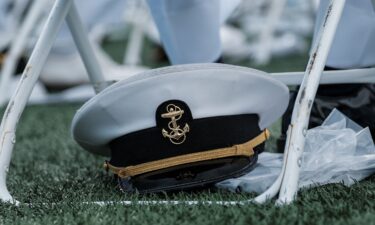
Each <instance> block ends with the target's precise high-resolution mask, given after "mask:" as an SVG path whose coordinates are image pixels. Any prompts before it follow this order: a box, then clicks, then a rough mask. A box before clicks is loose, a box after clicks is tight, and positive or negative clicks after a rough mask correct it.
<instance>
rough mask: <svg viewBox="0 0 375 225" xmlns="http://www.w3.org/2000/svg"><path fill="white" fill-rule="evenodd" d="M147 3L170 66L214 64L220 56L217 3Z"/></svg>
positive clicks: (174, 0)
mask: <svg viewBox="0 0 375 225" xmlns="http://www.w3.org/2000/svg"><path fill="white" fill-rule="evenodd" d="M148 4H149V7H150V9H151V14H152V16H153V18H154V20H155V23H156V26H157V28H158V30H159V33H160V37H161V41H162V43H163V46H164V48H165V50H166V52H167V54H168V57H169V59H170V60H171V62H172V63H173V64H183V63H198V62H214V61H216V60H217V59H218V58H219V57H220V53H221V44H220V34H219V30H220V1H218V0H204V1H202V0H189V1H186V0H148Z"/></svg>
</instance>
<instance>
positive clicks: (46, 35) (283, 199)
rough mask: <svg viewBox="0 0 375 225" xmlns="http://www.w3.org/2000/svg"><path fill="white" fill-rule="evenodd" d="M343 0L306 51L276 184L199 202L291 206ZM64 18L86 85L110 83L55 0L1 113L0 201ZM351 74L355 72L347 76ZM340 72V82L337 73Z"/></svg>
mask: <svg viewBox="0 0 375 225" xmlns="http://www.w3.org/2000/svg"><path fill="white" fill-rule="evenodd" d="M344 4H345V0H331V3H330V6H329V10H328V12H327V15H326V17H325V21H324V23H323V25H322V28H321V30H320V32H319V35H318V38H317V41H316V44H315V46H313V50H312V51H311V55H310V59H309V62H308V66H307V68H306V71H305V72H304V76H303V80H302V83H301V88H300V91H299V93H298V97H297V101H296V103H295V106H294V110H293V115H292V122H291V124H290V126H289V130H288V138H287V142H286V147H285V154H284V164H283V168H282V172H281V173H280V175H279V177H278V178H277V180H276V182H275V183H274V184H273V185H272V186H271V187H270V188H269V189H268V190H267V191H266V192H264V193H263V194H261V195H260V196H258V197H256V198H255V199H251V200H248V201H241V202H237V201H233V202H232V201H228V202H223V201H221V202H204V203H203V204H222V205H237V204H247V203H251V202H254V201H255V202H258V203H263V202H265V201H266V200H267V199H270V198H273V197H274V196H276V195H277V194H278V193H279V197H278V201H277V202H278V203H290V202H291V201H293V200H294V199H295V198H296V193H297V184H298V177H299V171H300V167H301V163H302V160H301V154H302V152H303V149H304V143H305V135H306V131H307V124H308V120H309V115H310V111H311V106H312V104H313V102H314V98H315V94H316V90H317V88H318V85H319V81H320V78H321V75H322V71H323V68H324V66H325V62H326V59H327V56H328V53H329V49H330V46H331V44H332V40H333V37H334V35H335V31H336V27H337V25H338V22H339V20H340V17H341V14H342V11H343V8H344ZM64 19H66V21H67V23H68V26H69V28H70V30H71V32H72V35H73V38H74V41H75V44H76V45H77V48H78V50H79V52H80V55H81V57H82V59H83V61H84V64H85V67H86V69H87V72H88V74H89V76H90V80H91V83H92V85H93V87H94V89H95V90H96V92H100V91H101V90H103V89H104V88H106V87H107V86H108V85H109V83H108V82H107V81H106V80H104V76H103V74H102V70H101V68H100V66H99V64H98V63H97V59H96V58H95V56H94V54H93V51H92V48H91V46H90V44H89V41H88V37H87V34H86V32H85V31H84V28H83V26H82V23H81V21H80V18H79V15H78V13H77V10H76V8H75V6H74V3H73V0H56V2H55V4H54V6H53V8H52V11H51V13H50V15H49V17H48V19H47V22H46V25H45V26H44V28H43V31H42V33H41V35H40V37H39V40H38V42H37V44H36V46H35V48H34V51H33V53H32V54H31V57H30V59H29V62H28V63H27V66H26V68H25V70H24V72H23V75H22V78H21V80H20V82H19V84H18V87H17V89H16V91H15V92H14V94H13V96H12V98H11V100H10V102H9V104H8V106H7V109H6V111H5V113H4V116H3V120H2V122H1V126H0V200H2V201H11V202H16V201H15V199H14V198H13V197H12V196H11V195H10V193H9V191H8V189H7V187H6V175H7V171H8V168H9V164H10V160H11V155H12V151H13V146H14V144H15V143H16V127H17V123H18V121H19V118H20V117H21V115H22V112H23V110H24V108H25V105H26V103H27V100H28V97H29V95H30V93H31V91H32V89H33V86H34V85H35V83H36V81H37V79H38V76H39V74H40V72H41V70H42V66H43V64H44V63H45V61H46V58H47V55H48V53H49V51H50V50H51V47H52V43H53V41H54V39H55V38H56V35H57V32H58V31H59V28H60V26H61V24H62V22H63V21H64ZM351 72H355V73H357V74H360V76H358V77H356V74H354V75H353V74H352V75H350V73H351ZM370 72H371V73H372V72H374V69H365V70H352V71H350V73H348V72H346V71H344V72H329V73H324V74H323V79H322V80H323V81H324V82H326V83H331V82H333V83H337V80H335V79H337V78H338V77H339V76H340V80H339V82H349V80H350V79H351V81H350V82H353V80H355V78H358V82H369V81H372V82H374V79H371V78H370V76H369V74H370ZM342 74H344V75H345V76H343V77H344V78H341V75H342ZM272 76H273V77H275V78H276V79H280V80H283V81H285V82H286V83H289V84H291V83H293V84H300V80H301V78H302V74H301V73H292V74H272ZM93 203H96V204H100V205H103V204H113V202H93ZM120 203H121V204H134V202H129V201H124V202H120ZM180 203H183V204H189V205H194V204H199V202H196V201H171V202H169V201H139V202H135V204H180Z"/></svg>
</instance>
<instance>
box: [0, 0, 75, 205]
mask: <svg viewBox="0 0 375 225" xmlns="http://www.w3.org/2000/svg"><path fill="white" fill-rule="evenodd" d="M72 1H73V0H56V2H55V4H54V6H53V8H52V11H51V13H50V14H49V16H48V19H47V22H46V24H45V26H44V28H43V30H42V33H41V35H40V37H39V39H38V41H37V43H36V45H35V48H34V50H33V52H32V54H31V56H30V59H29V61H28V63H27V65H26V68H25V70H24V72H23V74H22V78H21V80H20V82H19V83H18V86H17V88H16V90H15V92H14V94H13V96H12V98H11V100H10V102H9V104H8V106H7V108H6V111H5V113H4V116H3V119H2V122H1V125H0V200H2V201H8V202H9V201H11V202H12V201H13V202H15V200H14V199H13V197H12V196H11V195H10V193H9V191H8V189H7V187H6V175H7V172H8V168H9V164H10V159H11V156H12V151H13V147H14V144H15V143H16V128H17V124H18V121H19V119H20V117H21V115H22V112H23V110H24V109H25V106H26V103H27V101H28V98H29V96H30V94H31V92H32V90H33V87H34V85H35V83H36V82H37V80H38V78H39V75H40V73H41V70H42V67H43V65H44V63H45V62H46V60H47V56H48V53H49V52H50V50H51V48H52V45H53V43H54V40H55V39H56V36H57V33H58V31H59V30H60V27H61V24H62V23H63V21H64V19H65V17H66V15H67V13H68V11H69V9H70V6H71V4H72Z"/></svg>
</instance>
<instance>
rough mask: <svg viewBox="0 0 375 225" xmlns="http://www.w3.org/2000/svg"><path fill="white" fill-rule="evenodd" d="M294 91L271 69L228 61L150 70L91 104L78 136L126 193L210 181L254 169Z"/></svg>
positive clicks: (77, 122) (76, 125)
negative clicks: (105, 158) (272, 75)
mask: <svg viewBox="0 0 375 225" xmlns="http://www.w3.org/2000/svg"><path fill="white" fill-rule="evenodd" d="M288 100H289V92H288V88H287V87H286V86H285V85H284V84H282V83H280V82H279V81H276V80H274V79H272V78H270V77H269V76H268V75H267V74H266V73H264V72H261V71H258V70H254V69H250V68H244V67H239V66H231V65H224V64H190V65H179V66H170V67H165V68H160V69H154V70H150V71H147V72H144V73H141V74H138V75H135V76H132V77H130V78H128V79H125V80H122V81H119V82H117V83H115V84H113V85H112V86H110V87H108V88H106V89H105V90H103V91H102V92H101V93H99V94H98V95H96V96H95V97H93V98H92V99H91V100H89V101H88V102H87V103H85V104H84V105H83V106H82V107H81V109H79V110H78V112H77V113H76V115H75V117H74V119H73V124H72V133H73V137H74V139H75V140H76V142H77V143H78V144H79V145H80V146H82V147H83V148H84V149H86V150H87V151H89V152H92V153H94V154H99V155H104V156H109V157H110V160H109V161H108V162H107V163H106V164H105V167H106V168H107V169H108V170H110V171H112V172H114V173H115V174H116V175H117V177H118V178H119V181H120V186H121V187H122V189H123V190H125V191H129V192H131V191H138V192H141V193H149V192H158V191H169V190H182V189H190V188H196V187H202V186H206V185H210V184H212V183H214V182H218V181H221V180H224V179H227V178H231V177H236V176H240V175H243V174H244V173H247V172H249V171H250V170H251V169H252V168H253V167H254V165H255V163H256V161H257V156H258V154H259V153H260V152H262V150H263V147H264V141H265V140H266V139H267V138H268V136H269V133H268V130H267V129H266V128H267V127H268V126H270V125H271V124H272V123H273V122H275V121H276V120H277V119H278V118H279V117H280V116H281V115H282V114H283V113H284V111H285V109H286V107H287V104H288Z"/></svg>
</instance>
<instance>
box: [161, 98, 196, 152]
mask: <svg viewBox="0 0 375 225" xmlns="http://www.w3.org/2000/svg"><path fill="white" fill-rule="evenodd" d="M166 109H167V112H166V113H164V114H161V117H162V118H165V119H170V120H171V121H170V122H169V123H168V128H169V130H170V132H168V131H166V130H165V129H164V128H163V130H162V134H163V137H165V138H169V140H170V141H171V142H172V143H173V144H176V145H179V144H182V143H184V142H185V140H186V133H188V132H189V131H190V127H189V124H187V123H186V124H185V126H184V128H181V127H180V125H178V124H177V121H178V120H179V119H181V117H182V115H183V114H184V110H182V109H181V108H180V107H178V106H176V105H174V104H169V105H167V108H166Z"/></svg>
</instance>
